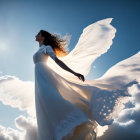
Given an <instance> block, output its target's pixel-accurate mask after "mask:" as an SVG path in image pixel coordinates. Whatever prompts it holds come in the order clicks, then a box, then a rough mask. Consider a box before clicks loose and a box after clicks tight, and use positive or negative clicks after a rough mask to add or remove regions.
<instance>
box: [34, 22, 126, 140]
mask: <svg viewBox="0 0 140 140" xmlns="http://www.w3.org/2000/svg"><path fill="white" fill-rule="evenodd" d="M110 20H111V19H106V20H103V21H101V23H102V24H104V26H106V32H102V33H103V34H104V35H106V36H102V39H104V40H105V41H104V40H103V41H104V42H106V39H108V40H109V41H112V39H113V37H114V36H113V35H112V34H115V28H113V26H110V24H109V23H110ZM95 25H98V26H100V24H98V23H96V24H94V26H90V27H89V28H87V30H86V29H85V30H84V32H83V35H82V36H81V37H80V38H81V40H82V41H80V40H79V42H78V44H77V46H76V47H75V48H74V49H73V50H72V51H71V52H70V53H69V54H68V53H67V51H66V49H65V48H64V44H65V40H63V39H61V38H59V37H58V36H56V35H54V34H52V33H49V32H48V31H45V30H40V32H39V33H38V34H37V35H36V41H37V42H38V43H39V49H38V50H37V52H36V53H35V54H34V55H33V60H34V64H35V105H36V117H37V125H38V136H37V140H92V139H94V138H96V134H95V132H94V130H95V128H96V127H97V125H98V124H99V125H101V126H104V125H109V124H111V123H112V122H113V117H114V114H115V113H116V112H117V111H119V106H118V103H117V102H116V101H124V100H123V99H124V98H123V97H126V96H128V95H127V94H126V92H125V91H126V88H127V85H126V86H125V88H123V90H121V89H117V88H113V87H112V89H111V88H110V90H107V89H106V88H103V87H102V85H101V84H102V83H98V82H94V80H91V81H90V80H85V76H86V75H87V73H88V72H89V69H90V65H91V64H92V62H93V61H94V60H95V58H96V57H97V56H96V51H101V53H103V52H104V51H105V50H103V48H105V47H106V49H107V48H108V46H110V45H111V43H108V42H107V43H108V44H107V43H106V44H105V43H104V44H100V43H99V42H95V40H97V36H96V34H93V33H91V32H89V31H88V30H89V29H90V31H93V30H96V28H97V27H96V26H95ZM107 29H108V30H107ZM110 34H111V35H112V36H110ZM92 35H93V36H92ZM107 35H108V36H107ZM89 37H90V38H89ZM92 37H93V38H95V40H94V39H93V42H94V43H95V44H94V43H92V41H91V40H92V39H91V38H92ZM103 41H102V42H103ZM63 43H64V44H63ZM91 43H92V44H91ZM99 44H100V45H103V48H102V49H100V50H98V46H99ZM105 45H106V46H105ZM93 47H94V48H93ZM92 48H93V49H92ZM93 51H95V52H93ZM104 87H105V86H104ZM119 105H120V104H119Z"/></svg>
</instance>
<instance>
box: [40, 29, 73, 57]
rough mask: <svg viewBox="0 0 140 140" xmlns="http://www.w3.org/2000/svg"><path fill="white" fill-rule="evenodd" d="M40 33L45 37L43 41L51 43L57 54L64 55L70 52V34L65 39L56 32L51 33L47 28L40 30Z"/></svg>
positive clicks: (46, 43)
mask: <svg viewBox="0 0 140 140" xmlns="http://www.w3.org/2000/svg"><path fill="white" fill-rule="evenodd" d="M40 33H41V36H43V37H44V38H45V40H44V42H43V43H44V45H50V46H51V47H52V48H53V50H54V52H55V54H56V56H59V57H63V56H65V55H67V54H68V48H67V46H68V44H69V42H68V41H69V40H68V39H70V38H69V37H70V36H67V35H66V36H65V39H62V38H61V37H60V35H59V34H56V33H50V32H48V31H45V30H40Z"/></svg>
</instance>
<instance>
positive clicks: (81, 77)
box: [74, 73, 85, 82]
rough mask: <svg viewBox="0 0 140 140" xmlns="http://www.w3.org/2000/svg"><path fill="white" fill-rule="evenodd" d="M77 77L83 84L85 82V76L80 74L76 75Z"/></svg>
mask: <svg viewBox="0 0 140 140" xmlns="http://www.w3.org/2000/svg"><path fill="white" fill-rule="evenodd" d="M74 75H75V76H77V77H78V78H79V79H80V80H82V81H83V82H84V81H85V78H84V76H83V75H82V74H80V73H75V74H74Z"/></svg>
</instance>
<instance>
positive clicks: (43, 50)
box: [33, 44, 56, 64]
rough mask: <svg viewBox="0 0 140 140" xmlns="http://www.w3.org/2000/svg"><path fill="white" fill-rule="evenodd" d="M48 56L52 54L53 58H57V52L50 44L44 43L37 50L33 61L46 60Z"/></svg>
mask: <svg viewBox="0 0 140 140" xmlns="http://www.w3.org/2000/svg"><path fill="white" fill-rule="evenodd" d="M48 56H50V57H51V58H52V59H53V60H55V57H56V55H55V53H54V51H53V49H52V47H51V46H50V45H47V46H46V45H44V44H42V45H41V46H40V47H39V49H38V50H37V51H36V53H35V54H34V55H33V61H34V64H35V63H37V62H40V61H41V62H45V61H47V59H48Z"/></svg>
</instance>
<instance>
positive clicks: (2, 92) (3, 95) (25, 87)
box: [0, 75, 36, 116]
mask: <svg viewBox="0 0 140 140" xmlns="http://www.w3.org/2000/svg"><path fill="white" fill-rule="evenodd" d="M0 101H1V102H2V103H3V104H5V105H10V106H11V107H14V108H18V109H19V110H21V111H23V110H26V111H27V113H28V114H29V115H30V116H35V115H36V114H35V101H34V83H33V82H31V81H21V80H19V79H18V78H17V77H15V76H9V75H6V76H1V77H0Z"/></svg>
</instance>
